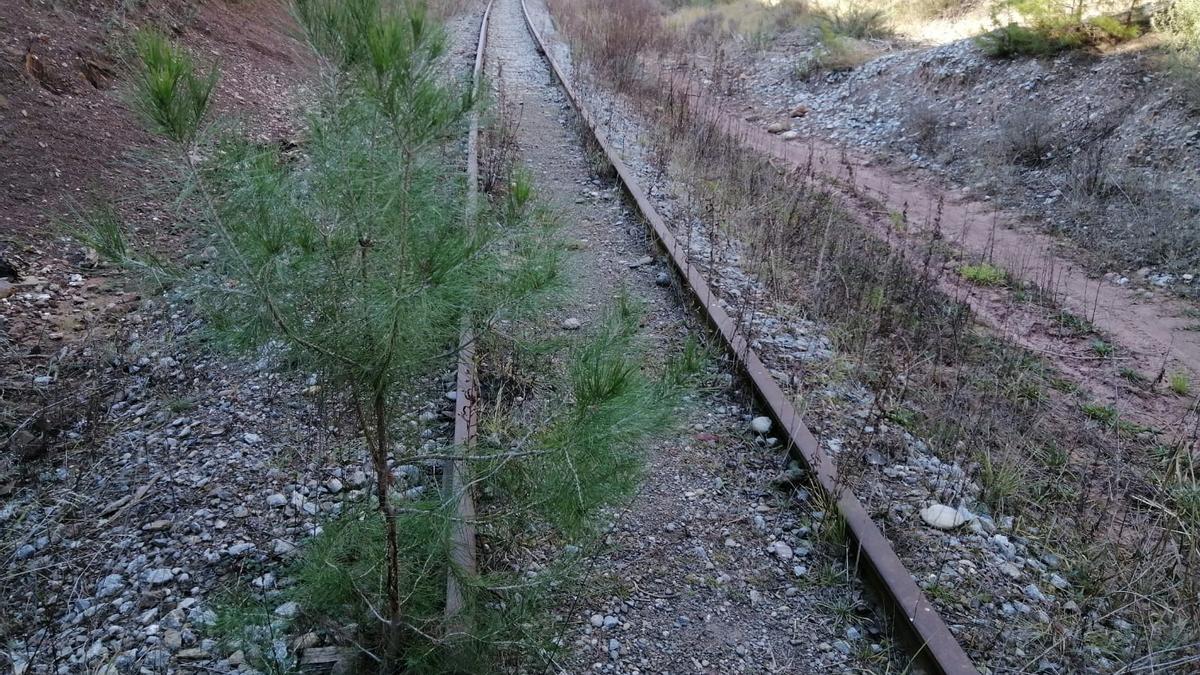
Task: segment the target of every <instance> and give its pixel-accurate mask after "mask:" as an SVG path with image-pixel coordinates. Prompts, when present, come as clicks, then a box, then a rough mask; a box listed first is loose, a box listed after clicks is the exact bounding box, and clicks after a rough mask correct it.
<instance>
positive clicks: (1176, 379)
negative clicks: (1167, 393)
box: [1168, 371, 1192, 396]
mask: <svg viewBox="0 0 1200 675" xmlns="http://www.w3.org/2000/svg"><path fill="white" fill-rule="evenodd" d="M1168 383H1169V386H1170V387H1171V391H1173V392H1175V393H1176V394H1178V395H1180V396H1187V395H1188V394H1190V393H1192V381H1191V379H1190V378H1189V377H1188V374H1187V373H1185V372H1182V371H1181V372H1177V373H1171V376H1170V378H1168Z"/></svg>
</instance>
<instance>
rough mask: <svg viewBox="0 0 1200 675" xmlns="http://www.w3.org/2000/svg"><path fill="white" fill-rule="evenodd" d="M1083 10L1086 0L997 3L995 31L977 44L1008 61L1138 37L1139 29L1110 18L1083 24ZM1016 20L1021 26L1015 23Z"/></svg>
mask: <svg viewBox="0 0 1200 675" xmlns="http://www.w3.org/2000/svg"><path fill="white" fill-rule="evenodd" d="M1085 9H1086V2H1085V0H1076V1H1074V2H1070V3H1063V2H1059V1H1057V0H1000V1H999V2H997V3H996V4H994V5H992V10H991V13H992V23H993V24H994V28H993V29H992V30H990V31H988V32H986V33H984V34H983V35H980V36H979V37H977V38H976V43H977V44H978V45H979V46H980V48H981V49H983V51H984V53H986V54H987V55H989V56H992V57H994V58H1004V59H1009V58H1015V57H1018V56H1047V55H1050V54H1055V53H1058V52H1062V51H1065V50H1068V49H1079V48H1081V47H1088V46H1093V45H1096V44H1098V43H1101V42H1124V41H1126V40H1132V39H1134V38H1136V37H1138V36H1139V35H1141V28H1140V27H1139V26H1137V25H1135V24H1132V23H1125V22H1121V21H1119V20H1117V19H1115V18H1113V17H1109V16H1098V17H1095V18H1093V19H1091V20H1087V21H1085V20H1084V13H1085ZM1002 16H1003V17H1004V19H1002V18H1001V17H1002ZM1017 17H1020V18H1021V19H1022V20H1023V21H1024V22H1023V23H1022V22H1018V21H1017Z"/></svg>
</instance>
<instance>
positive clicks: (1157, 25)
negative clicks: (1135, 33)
mask: <svg viewBox="0 0 1200 675" xmlns="http://www.w3.org/2000/svg"><path fill="white" fill-rule="evenodd" d="M1151 25H1152V26H1153V27H1154V29H1155V30H1157V31H1160V32H1162V33H1164V34H1165V35H1166V36H1167V38H1168V40H1169V41H1170V44H1171V46H1172V47H1173V48H1175V49H1176V50H1179V51H1182V52H1191V53H1193V54H1200V0H1175V1H1174V2H1171V3H1170V4H1168V5H1166V6H1165V7H1163V9H1162V11H1160V12H1159V13H1158V14H1156V15H1155V16H1154V17H1153V19H1152V20H1151Z"/></svg>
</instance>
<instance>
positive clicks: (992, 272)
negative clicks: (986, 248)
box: [958, 262, 1008, 286]
mask: <svg viewBox="0 0 1200 675" xmlns="http://www.w3.org/2000/svg"><path fill="white" fill-rule="evenodd" d="M958 273H959V274H961V275H962V278H964V279H966V280H967V281H969V282H971V283H973V284H975V285H977V286H1000V285H1002V284H1003V283H1004V282H1005V281H1007V280H1008V273H1007V272H1005V271H1004V270H1003V269H1002V268H1000V267H997V266H996V265H993V264H991V263H987V262H981V263H979V264H976V265H963V266H962V267H960V268H958Z"/></svg>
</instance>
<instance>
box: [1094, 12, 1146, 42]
mask: <svg viewBox="0 0 1200 675" xmlns="http://www.w3.org/2000/svg"><path fill="white" fill-rule="evenodd" d="M1088 25H1089V26H1091V27H1093V28H1095V29H1096V30H1098V31H1100V33H1101V35H1102V36H1103V37H1105V38H1107V39H1108V40H1111V41H1112V42H1128V41H1130V40H1135V39H1137V38H1139V37H1141V35H1142V27H1141V26H1139V25H1137V24H1131V23H1125V22H1123V21H1121V20H1119V19H1116V18H1114V17H1111V16H1097V17H1094V18H1092V19H1090V20H1088Z"/></svg>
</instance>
